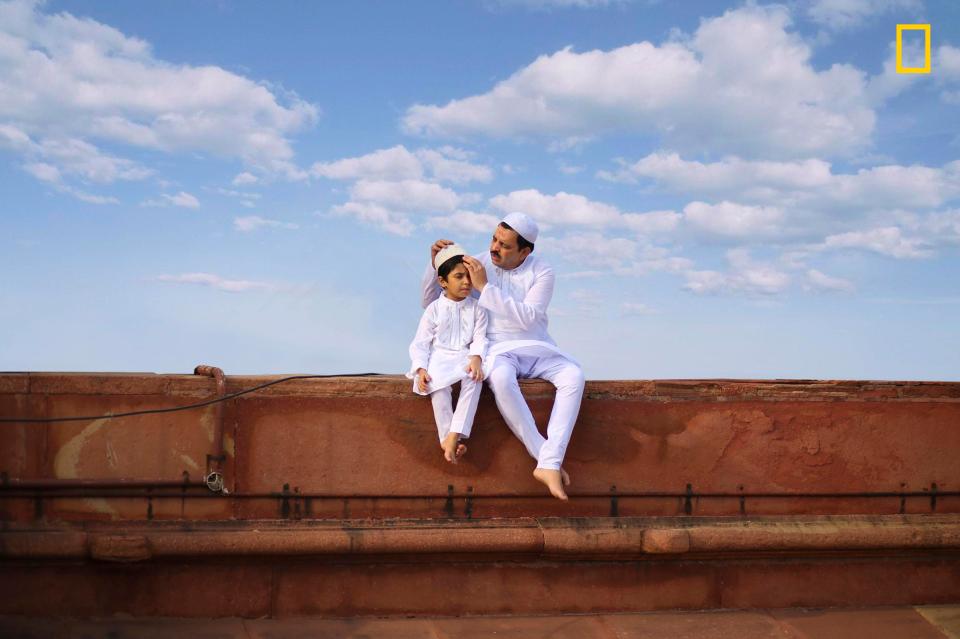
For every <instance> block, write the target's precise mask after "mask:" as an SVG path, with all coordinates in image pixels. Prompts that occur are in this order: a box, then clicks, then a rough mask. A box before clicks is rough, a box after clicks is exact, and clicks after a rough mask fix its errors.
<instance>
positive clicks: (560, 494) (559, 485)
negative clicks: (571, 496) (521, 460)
mask: <svg viewBox="0 0 960 639" xmlns="http://www.w3.org/2000/svg"><path fill="white" fill-rule="evenodd" d="M560 472H561V471H559V470H551V469H549V468H537V469H536V470H534V471H533V478H534V479H536V480H537V481H539V482H541V483H543V484H545V485H546V486H547V488H549V489H550V494H551V495H553V496H554V497H556V498H557V499H562V500H563V501H567V499H568V498H567V493H565V492H564V491H563V479H561V476H560Z"/></svg>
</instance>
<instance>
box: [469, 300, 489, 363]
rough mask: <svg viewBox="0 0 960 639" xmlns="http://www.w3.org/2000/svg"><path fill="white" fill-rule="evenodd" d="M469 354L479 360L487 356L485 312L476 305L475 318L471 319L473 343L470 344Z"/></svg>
mask: <svg viewBox="0 0 960 639" xmlns="http://www.w3.org/2000/svg"><path fill="white" fill-rule="evenodd" d="M470 354H471V355H476V356H478V357H479V358H480V359H483V358H485V357H486V356H487V312H486V311H485V310H483V309H482V308H480V304H477V309H476V317H474V319H473V341H471V342H470Z"/></svg>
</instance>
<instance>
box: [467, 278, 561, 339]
mask: <svg viewBox="0 0 960 639" xmlns="http://www.w3.org/2000/svg"><path fill="white" fill-rule="evenodd" d="M553 283H554V276H553V269H552V268H550V267H549V266H547V267H545V268H543V270H542V271H541V272H540V273H539V274H538V275H537V278H536V280H534V282H533V286H531V287H530V290H529V291H527V294H526V295H525V296H524V298H523V301H522V302H518V301H516V300H515V299H513V298H512V297H510V296H509V295H504V294H503V293H502V292H501V291H500V289H498V288H497V287H496V286H484V287H483V292H482V293H480V306H482V307H483V308H485V309H487V310H488V311H489V312H491V313H497V314H498V315H500V316H502V317H506V318H509V319H510V320H512V321H513V322H515V323H516V324H518V325H519V326H520V327H522V328H523V329H524V330H526V329H529V328H530V327H531V326H533V325H534V324H535V323H537V321H539V320H540V319H541V318H542V317H543V316H545V315H546V314H547V307H548V306H549V305H550V299H551V298H552V297H553Z"/></svg>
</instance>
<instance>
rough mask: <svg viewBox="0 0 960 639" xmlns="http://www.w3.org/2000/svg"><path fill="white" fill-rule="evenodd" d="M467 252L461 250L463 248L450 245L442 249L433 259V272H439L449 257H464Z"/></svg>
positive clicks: (457, 245)
mask: <svg viewBox="0 0 960 639" xmlns="http://www.w3.org/2000/svg"><path fill="white" fill-rule="evenodd" d="M466 254H467V252H466V251H464V250H463V247H462V246H460V245H459V244H450V245H448V246H445V247H443V248H442V249H440V250H439V251H438V252H437V256H436V257H435V258H433V268H434V270H440V267H441V266H442V265H443V263H444V262H446V261H447V260H449V259H450V258H451V257H456V256H457V255H466Z"/></svg>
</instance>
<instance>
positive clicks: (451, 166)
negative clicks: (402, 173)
mask: <svg viewBox="0 0 960 639" xmlns="http://www.w3.org/2000/svg"><path fill="white" fill-rule="evenodd" d="M416 155H417V158H419V159H420V161H421V162H423V164H424V165H425V166H426V167H427V168H428V169H429V171H430V174H431V175H432V176H433V179H435V180H438V181H440V182H452V183H454V184H466V183H468V182H489V181H490V180H492V179H493V170H492V169H491V168H490V167H489V166H484V165H482V164H472V163H470V162H467V161H466V160H465V159H464V158H463V156H462V155H459V154H458V150H457V149H451V148H450V147H443V149H442V150H440V151H437V150H434V149H420V150H418V151H417V153H416Z"/></svg>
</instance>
